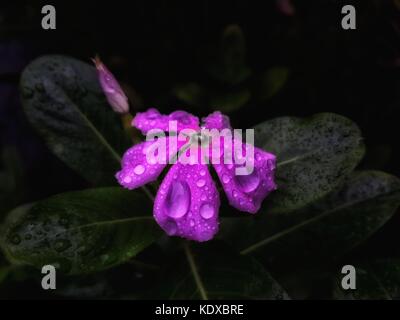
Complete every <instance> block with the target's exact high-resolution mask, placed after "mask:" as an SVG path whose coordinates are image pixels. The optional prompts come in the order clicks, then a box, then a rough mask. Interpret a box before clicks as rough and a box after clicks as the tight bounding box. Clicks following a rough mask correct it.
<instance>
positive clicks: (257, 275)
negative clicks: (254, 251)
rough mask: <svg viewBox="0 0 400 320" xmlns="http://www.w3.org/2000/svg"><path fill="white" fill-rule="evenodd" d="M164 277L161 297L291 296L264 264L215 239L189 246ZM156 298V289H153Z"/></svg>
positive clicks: (229, 297)
mask: <svg viewBox="0 0 400 320" xmlns="http://www.w3.org/2000/svg"><path fill="white" fill-rule="evenodd" d="M184 252H185V257H179V258H176V259H174V260H175V264H174V265H173V266H172V267H171V269H172V270H170V269H167V270H166V274H165V276H164V277H163V283H162V285H161V287H162V298H168V299H203V300H206V299H288V298H289V297H288V296H287V294H286V293H285V291H284V290H283V289H282V288H281V287H280V286H279V284H278V283H277V282H276V281H275V280H274V279H273V278H272V277H271V275H270V274H269V273H268V272H267V271H266V270H265V269H264V268H263V266H262V265H261V264H260V263H258V262H257V261H255V260H254V259H253V258H250V257H243V256H239V255H237V254H236V253H233V252H232V251H231V250H230V249H229V248H227V247H226V246H222V245H221V244H219V243H216V242H215V241H213V242H211V243H202V244H197V245H193V248H192V247H189V244H188V243H187V242H186V243H185V244H184ZM152 295H153V298H154V291H152Z"/></svg>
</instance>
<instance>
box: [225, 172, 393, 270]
mask: <svg viewBox="0 0 400 320" xmlns="http://www.w3.org/2000/svg"><path fill="white" fill-rule="evenodd" d="M399 205H400V180H399V179H398V178H396V177H394V176H391V175H389V174H386V173H383V172H377V171H361V172H358V173H354V175H353V176H352V177H351V178H349V180H348V181H346V183H344V185H343V186H342V187H341V188H339V189H338V190H337V191H335V192H333V193H332V194H330V195H329V196H328V197H326V198H325V199H323V201H320V202H319V203H316V204H315V205H314V206H312V207H309V208H307V209H305V210H303V211H298V212H295V213H292V214H287V215H279V214H278V215H268V214H267V213H266V212H265V211H261V212H259V213H258V216H257V217H254V218H253V219H251V218H247V221H245V220H244V219H240V220H238V221H234V219H229V221H227V223H226V225H224V224H225V221H224V222H223V223H222V228H223V230H222V231H221V236H223V238H224V239H226V240H227V241H228V242H230V243H233V244H235V246H236V247H238V248H239V250H241V253H242V254H244V255H246V254H252V253H255V254H257V256H260V257H265V258H267V260H268V261H269V262H271V263H272V262H276V263H279V264H286V265H287V262H288V261H291V262H296V263H297V264H300V263H312V262H313V261H315V260H316V259H318V260H321V261H323V260H327V261H331V260H333V259H335V258H338V257H340V256H341V255H343V254H344V253H346V252H348V251H349V250H351V249H352V248H354V247H355V246H357V245H359V244H360V243H362V242H363V241H364V240H366V239H368V238H369V237H370V236H371V235H372V234H373V233H374V232H376V231H377V230H378V229H379V228H380V227H381V226H382V225H384V224H385V223H386V222H387V221H388V220H389V219H390V218H391V217H392V215H393V214H394V213H395V211H396V210H397V208H398V207H399Z"/></svg>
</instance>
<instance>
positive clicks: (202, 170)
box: [200, 169, 206, 177]
mask: <svg viewBox="0 0 400 320" xmlns="http://www.w3.org/2000/svg"><path fill="white" fill-rule="evenodd" d="M200 175H201V176H202V177H204V176H205V175H206V170H204V169H201V170H200Z"/></svg>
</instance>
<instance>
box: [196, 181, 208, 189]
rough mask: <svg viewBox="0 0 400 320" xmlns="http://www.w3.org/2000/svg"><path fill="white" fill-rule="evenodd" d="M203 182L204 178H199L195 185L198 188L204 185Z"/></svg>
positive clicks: (204, 182)
mask: <svg viewBox="0 0 400 320" xmlns="http://www.w3.org/2000/svg"><path fill="white" fill-rule="evenodd" d="M205 184H206V180H204V179H200V180H198V181H197V183H196V185H197V186H198V187H199V188H201V187H204V185H205Z"/></svg>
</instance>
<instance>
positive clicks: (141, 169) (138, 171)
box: [133, 164, 145, 175]
mask: <svg viewBox="0 0 400 320" xmlns="http://www.w3.org/2000/svg"><path fill="white" fill-rule="evenodd" d="M144 170H145V168H144V166H142V165H141V164H138V165H137V166H136V167H135V168H134V169H133V172H134V173H135V174H137V175H141V174H142V173H143V172H144Z"/></svg>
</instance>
